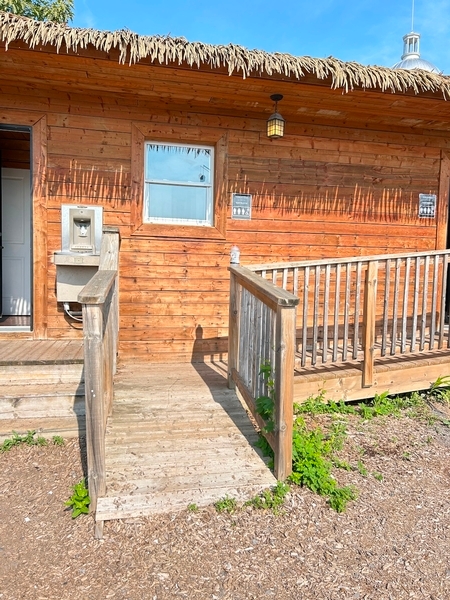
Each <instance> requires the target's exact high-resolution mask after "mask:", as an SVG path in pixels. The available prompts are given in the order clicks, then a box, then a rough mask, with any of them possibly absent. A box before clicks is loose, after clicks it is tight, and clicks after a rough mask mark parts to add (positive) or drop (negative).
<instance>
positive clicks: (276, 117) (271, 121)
mask: <svg viewBox="0 0 450 600" xmlns="http://www.w3.org/2000/svg"><path fill="white" fill-rule="evenodd" d="M270 99H271V100H272V101H273V102H275V108H274V112H273V114H271V115H270V117H269V118H268V120H267V137H269V138H271V139H274V140H275V139H277V138H280V137H283V135H284V119H283V117H282V116H281V115H280V113H279V112H278V102H279V101H280V100H282V99H283V95H282V94H272V95H271V96H270Z"/></svg>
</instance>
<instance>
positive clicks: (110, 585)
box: [0, 417, 450, 600]
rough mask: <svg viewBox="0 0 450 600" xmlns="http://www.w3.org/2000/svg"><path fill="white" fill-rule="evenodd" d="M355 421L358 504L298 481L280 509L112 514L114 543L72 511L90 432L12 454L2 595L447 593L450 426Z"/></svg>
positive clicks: (48, 599)
mask: <svg viewBox="0 0 450 600" xmlns="http://www.w3.org/2000/svg"><path fill="white" fill-rule="evenodd" d="M326 418H327V417H319V418H316V420H317V422H318V423H319V424H320V423H321V420H322V419H323V420H326ZM347 420H348V422H349V426H348V434H349V435H348V440H347V442H346V446H345V449H344V451H343V452H342V453H341V458H343V459H345V460H347V461H349V462H350V463H351V464H352V465H354V466H355V465H357V462H358V460H361V461H362V463H363V465H364V467H365V468H366V469H367V472H368V473H367V475H365V476H364V475H362V474H361V472H360V471H361V469H360V470H359V471H358V469H355V470H353V471H343V470H339V471H337V472H336V476H337V477H338V479H339V482H340V483H342V484H348V483H350V484H353V485H355V486H356V487H357V488H358V490H359V497H358V500H357V501H356V502H353V503H351V504H350V505H349V507H348V509H347V511H346V512H345V513H342V514H337V513H336V512H334V511H333V510H331V509H330V508H329V507H328V506H327V504H326V501H325V500H324V499H323V498H321V497H318V496H316V495H314V494H312V493H311V492H310V491H308V490H306V489H302V488H293V489H292V490H291V493H290V495H289V497H288V499H287V501H286V504H285V507H284V511H283V513H282V514H280V515H274V514H273V513H272V512H269V511H258V510H255V509H252V508H242V509H240V510H238V511H237V512H235V513H234V514H228V513H220V514H218V513H217V512H216V510H215V508H214V507H207V508H204V509H200V510H198V511H197V512H191V511H189V510H187V509H186V510H183V511H182V512H179V513H173V514H164V515H159V516H156V517H152V518H145V519H144V518H142V519H135V520H130V521H112V522H108V523H106V524H105V537H104V539H103V540H101V541H99V540H95V539H94V537H93V529H94V526H93V520H92V517H91V516H88V517H80V518H78V519H75V520H72V518H71V515H70V512H67V511H66V510H65V507H64V501H65V500H67V498H68V497H69V496H70V494H71V486H72V485H74V484H75V483H76V482H78V481H79V480H80V479H81V477H82V474H83V471H82V460H81V454H82V453H81V452H80V445H79V443H78V440H72V441H68V442H66V445H65V446H64V447H58V446H54V445H49V446H47V447H37V446H32V447H26V446H20V447H14V448H12V450H11V451H9V452H5V453H3V454H0V466H1V468H0V489H1V496H0V515H1V520H0V599H1V600H16V599H19V598H20V599H21V598H24V599H25V598H26V599H27V600H34V599H36V600H38V599H39V600H44V599H45V600H52V599H55V600H56V599H58V600H64V599H67V600H72V599H73V598H77V599H79V600H83V599H88V598H89V599H108V598H114V599H127V600H134V599H136V600H138V599H141V598H142V599H145V600H147V599H150V600H164V599H169V598H187V599H197V598H198V599H211V600H219V599H221V600H222V599H229V600H241V599H242V600H248V599H253V598H254V599H256V598H257V599H258V600H259V599H261V598H277V600H284V599H290V598H292V599H294V598H295V599H300V598H301V599H302V600H309V599H311V600H313V599H314V600H338V599H339V600H342V599H345V600H363V599H367V600H369V599H370V600H378V599H380V600H384V599H386V600H388V599H392V600H403V599H405V600H406V599H408V600H411V599H412V600H416V599H427V600H448V598H450V460H449V459H450V428H449V427H446V426H444V425H442V424H439V423H434V424H431V425H430V424H428V423H426V422H425V421H419V420H417V419H410V418H407V417H404V418H392V417H390V418H377V419H373V420H371V421H365V422H363V421H361V419H357V418H354V417H348V418H347ZM373 473H381V474H382V475H383V480H382V481H378V480H377V479H376V478H375V477H374V476H373Z"/></svg>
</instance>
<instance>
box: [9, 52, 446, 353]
mask: <svg viewBox="0 0 450 600" xmlns="http://www.w3.org/2000/svg"><path fill="white" fill-rule="evenodd" d="M0 69H1V72H2V79H1V81H0V127H1V125H22V126H23V125H27V126H30V127H33V126H34V125H35V124H36V123H38V122H41V119H42V118H45V125H44V126H45V131H44V135H45V140H44V142H45V144H44V142H43V144H44V145H46V159H45V160H46V166H45V169H44V175H45V203H43V202H41V203H40V205H39V206H40V208H39V209H38V210H35V213H34V227H35V228H36V229H38V230H42V231H43V235H44V237H45V241H46V246H45V245H44V246H43V248H44V252H45V257H41V258H42V261H43V262H42V263H41V264H40V266H39V267H36V268H35V281H34V290H35V298H36V299H37V298H40V297H41V294H42V292H41V290H48V292H45V297H44V298H42V299H41V300H39V301H37V300H36V301H37V302H38V306H39V311H40V314H35V323H36V324H37V325H38V326H37V331H38V333H37V334H33V333H31V334H30V336H32V335H35V336H36V335H38V336H39V337H47V338H50V339H72V338H76V339H80V338H81V336H82V328H81V324H79V323H76V322H70V320H69V319H68V318H67V317H66V315H65V314H64V312H63V310H62V306H61V304H58V303H57V302H56V294H55V274H56V271H55V266H54V264H53V262H52V257H53V252H54V251H56V250H59V249H60V247H61V222H60V219H61V217H60V207H61V204H64V203H70V204H74V203H76V204H100V205H102V206H103V208H104V217H103V218H104V224H105V225H109V226H117V227H118V228H119V229H120V235H121V247H120V269H119V272H120V344H119V351H120V353H121V354H122V356H123V358H126V357H129V356H135V357H140V358H144V357H145V358H148V359H149V360H151V361H161V362H163V361H190V360H191V359H192V358H194V359H201V360H203V359H207V358H208V357H210V356H217V355H220V354H223V353H226V351H227V336H228V298H229V273H228V271H227V267H228V265H229V252H230V248H231V246H233V245H235V244H236V245H238V246H239V248H240V251H241V262H242V264H251V263H265V262H267V263H268V262H277V261H298V260H306V259H319V258H332V257H336V258H338V257H346V256H360V255H365V254H382V253H386V254H394V253H400V252H409V251H411V252H415V251H421V250H424V251H425V250H433V249H435V248H437V247H439V248H442V247H445V244H446V231H447V204H448V189H449V178H450V167H449V165H450V159H449V156H450V154H448V153H450V136H448V129H449V126H450V105H449V103H448V102H445V101H443V99H442V98H439V97H438V96H433V94H431V93H430V94H427V96H428V97H423V96H425V94H424V95H422V96H421V97H416V96H414V95H413V94H410V95H408V94H392V93H390V92H385V93H381V92H378V91H373V90H365V91H364V90H362V89H359V90H354V91H351V92H349V93H342V90H334V89H331V88H330V87H329V86H328V84H325V83H321V84H319V83H318V80H316V79H314V80H313V79H312V78H306V79H305V83H303V82H299V81H294V80H293V79H290V78H288V77H285V78H282V77H281V76H279V77H272V78H270V77H268V76H261V77H248V78H247V79H243V78H242V77H241V76H239V75H232V76H229V75H227V74H226V73H225V72H222V71H221V69H217V70H214V71H212V70H211V69H209V68H206V67H203V68H201V69H197V68H192V69H189V68H186V67H182V66H173V67H170V66H160V65H152V64H150V62H149V61H143V62H141V63H139V64H135V65H128V64H125V65H123V64H119V63H118V60H117V54H116V53H115V51H111V52H110V53H107V54H106V53H101V52H97V51H95V50H93V49H85V50H80V51H79V54H78V55H75V54H73V53H68V54H66V52H65V50H64V52H61V54H56V52H55V51H54V50H53V49H51V48H50V47H48V48H47V47H39V48H38V49H35V50H30V49H29V48H28V47H27V46H26V45H25V44H24V43H21V42H15V43H12V44H11V45H10V47H9V49H8V50H7V51H5V48H4V46H0ZM275 91H276V92H277V93H282V94H284V99H283V101H282V102H280V105H279V110H280V112H281V113H282V114H283V116H284V118H285V119H286V134H285V137H284V138H282V139H279V140H269V139H268V138H267V137H266V134H265V126H266V119H267V118H268V116H269V114H270V112H271V111H272V108H273V107H272V103H271V101H270V99H269V96H270V94H272V93H274V92H275ZM41 126H42V123H41ZM41 134H42V133H41ZM7 138H8V136H7V135H6V134H5V133H3V134H1V135H0V149H1V150H2V152H3V149H4V147H8V143H7V141H8V140H7ZM142 139H148V140H152V141H163V142H173V143H176V142H181V141H182V142H184V143H189V142H191V143H214V144H215V145H216V148H219V146H220V152H218V151H217V152H216V162H217V161H219V163H220V164H218V165H217V164H216V171H217V170H219V172H220V174H219V175H220V186H217V188H216V190H215V194H216V203H215V210H216V213H217V214H216V223H215V227H214V228H204V227H198V228H195V231H194V228H192V227H189V228H188V229H183V227H182V226H167V225H165V226H158V227H152V226H149V227H147V226H146V225H142V195H143V191H142V185H141V184H140V183H139V181H140V179H139V171H140V172H141V177H142V170H143V162H144V159H143V153H142V152H140V150H139V148H140V147H139V140H142ZM14 142H15V144H16V146H17V147H14V149H12V147H11V150H10V157H11V158H10V159H8V160H11V161H13V162H14V161H15V160H17V161H19V160H22V161H23V152H24V151H26V146H25V144H24V143H23V141H22V140H20V139H15V140H14ZM25 143H26V140H25ZM13 150H14V151H13ZM33 160H36V159H35V158H34V159H33ZM15 166H16V165H15ZM216 183H217V181H216ZM233 192H239V193H249V194H252V196H253V205H252V219H251V221H238V220H233V219H231V201H232V193H233ZM420 193H426V194H436V195H437V196H438V207H437V218H436V219H423V218H422V219H419V218H418V195H419V194H420ZM35 243H36V241H35ZM41 255H42V252H41ZM40 260H41V259H40ZM41 304H42V306H41ZM5 336H7V334H2V333H1V331H0V339H5Z"/></svg>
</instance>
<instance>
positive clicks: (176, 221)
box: [144, 140, 214, 227]
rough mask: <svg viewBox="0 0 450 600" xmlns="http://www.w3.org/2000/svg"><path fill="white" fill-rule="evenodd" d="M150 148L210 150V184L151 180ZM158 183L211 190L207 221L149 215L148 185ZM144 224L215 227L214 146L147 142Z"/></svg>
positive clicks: (145, 148) (145, 153)
mask: <svg viewBox="0 0 450 600" xmlns="http://www.w3.org/2000/svg"><path fill="white" fill-rule="evenodd" d="M148 146H173V147H176V148H195V149H198V150H209V151H210V153H211V154H210V182H209V183H202V182H198V183H197V182H195V184H194V183H191V182H184V181H177V180H174V181H171V180H167V179H150V178H147V173H146V170H147V169H146V165H147V147H148ZM152 183H156V184H158V185H171V186H181V187H187V188H193V187H200V188H206V189H207V190H209V193H208V194H207V203H208V204H207V209H206V212H207V215H206V219H204V220H203V219H181V218H168V217H154V216H150V214H149V212H150V211H149V208H150V206H149V204H150V203H149V201H147V193H146V192H147V185H150V184H152ZM144 223H154V224H161V225H191V226H195V227H213V225H214V146H206V145H203V144H183V143H172V142H161V141H150V140H147V141H146V142H145V146H144Z"/></svg>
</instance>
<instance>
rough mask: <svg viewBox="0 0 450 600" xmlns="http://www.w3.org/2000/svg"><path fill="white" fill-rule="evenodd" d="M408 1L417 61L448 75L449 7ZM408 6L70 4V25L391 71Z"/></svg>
mask: <svg viewBox="0 0 450 600" xmlns="http://www.w3.org/2000/svg"><path fill="white" fill-rule="evenodd" d="M414 1H415V11H414V30H415V31H417V32H418V33H420V34H421V41H420V44H421V45H420V50H421V56H422V58H425V59H426V60H429V61H430V62H432V63H434V64H435V65H436V66H437V67H438V68H439V69H440V70H441V71H443V72H444V73H445V74H450V0H414ZM411 7H412V0H316V1H313V0H309V1H305V0H297V1H295V0H280V1H279V2H278V3H277V2H276V1H272V2H268V1H266V0H260V1H259V2H258V1H256V0H222V1H220V2H217V1H215V0H212V1H211V0H196V1H195V2H194V1H191V0H187V1H183V0H166V1H165V2H162V1H158V2H156V1H152V0H150V1H146V2H145V1H141V0H126V1H125V2H124V1H123V0H120V1H119V0H75V19H74V21H73V22H72V25H73V26H75V27H93V28H95V29H107V30H115V29H123V28H127V29H131V30H132V31H135V32H136V33H140V34H144V35H154V34H161V35H167V34H170V35H172V36H175V37H178V36H181V37H185V38H187V39H188V40H189V41H202V42H207V43H211V44H228V43H234V44H240V45H242V46H245V47H247V48H258V49H261V50H267V51H269V52H288V53H290V54H294V55H296V56H302V55H309V56H314V57H326V56H335V57H336V58H340V59H341V60H353V61H357V62H360V63H363V64H370V65H383V66H388V67H390V66H392V65H393V64H394V63H396V62H397V61H398V60H400V57H401V54H402V50H403V42H402V37H403V35H404V34H406V33H409V32H410V31H411Z"/></svg>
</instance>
